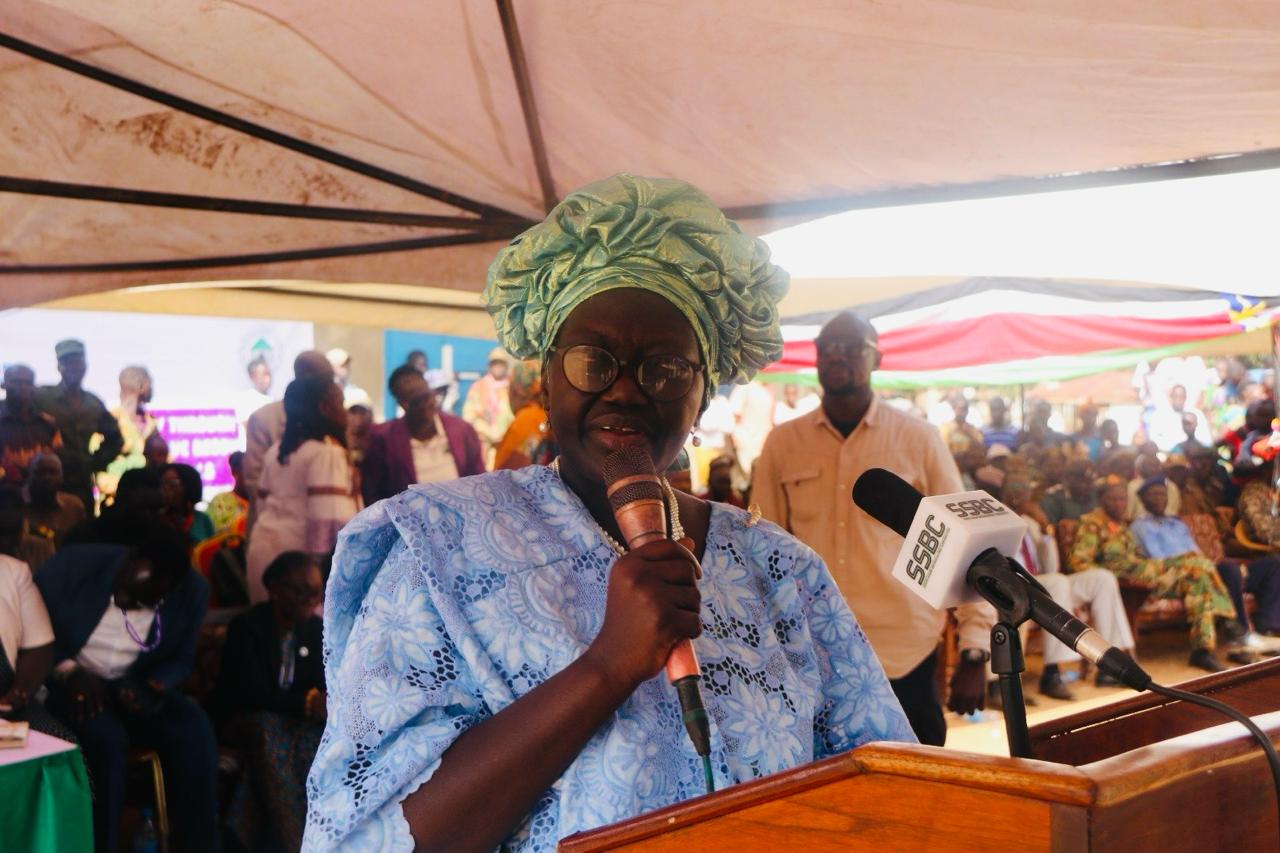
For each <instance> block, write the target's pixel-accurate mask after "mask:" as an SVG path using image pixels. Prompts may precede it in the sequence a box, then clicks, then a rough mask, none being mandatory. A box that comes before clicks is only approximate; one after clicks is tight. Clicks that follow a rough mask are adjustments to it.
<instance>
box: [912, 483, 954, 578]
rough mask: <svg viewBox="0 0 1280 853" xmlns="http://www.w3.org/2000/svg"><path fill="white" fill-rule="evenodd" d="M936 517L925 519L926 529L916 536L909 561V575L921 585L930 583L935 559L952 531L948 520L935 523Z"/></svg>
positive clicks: (931, 516)
mask: <svg viewBox="0 0 1280 853" xmlns="http://www.w3.org/2000/svg"><path fill="white" fill-rule="evenodd" d="M966 503H967V501H966ZM948 509H950V507H948ZM934 518H935V517H934V516H933V515H930V516H929V517H928V518H926V519H925V520H924V529H923V530H921V531H920V535H919V536H918V537H916V545H915V547H914V548H912V549H911V559H910V560H909V561H908V562H907V577H909V578H911V579H912V580H913V581H915V582H916V583H917V584H919V585H920V586H927V585H928V584H929V575H930V574H931V573H932V572H933V563H934V560H936V559H937V557H938V552H939V551H941V550H942V543H944V542H946V541H947V534H948V533H949V532H950V531H949V530H948V528H947V524H946V522H944V521H939V522H937V524H936V525H935V524H934Z"/></svg>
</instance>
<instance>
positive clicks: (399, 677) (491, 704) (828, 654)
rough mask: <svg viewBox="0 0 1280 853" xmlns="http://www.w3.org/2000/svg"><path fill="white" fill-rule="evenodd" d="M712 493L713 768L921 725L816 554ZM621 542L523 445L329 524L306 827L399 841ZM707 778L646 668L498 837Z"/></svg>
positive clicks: (550, 830)
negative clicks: (444, 771) (505, 466)
mask: <svg viewBox="0 0 1280 853" xmlns="http://www.w3.org/2000/svg"><path fill="white" fill-rule="evenodd" d="M748 518H749V516H748V515H747V513H745V512H742V511H740V510H736V509H733V508H730V507H727V506H724V505H720V504H717V505H715V506H714V509H713V512H712V516H711V525H710V530H709V532H708V536H707V549H706V554H705V556H704V559H703V572H704V577H703V580H702V581H701V591H702V596H703V599H702V602H703V603H702V620H703V626H704V628H703V634H702V636H701V637H699V638H698V639H697V640H696V641H695V646H696V648H697V651H698V655H699V657H700V658H701V660H702V663H703V670H704V676H705V679H704V680H705V686H704V693H705V698H706V704H707V710H708V712H709V713H710V715H711V718H712V741H713V756H712V757H713V761H714V765H715V776H716V785H717V787H718V788H724V787H728V786H730V785H733V784H736V783H739V782H743V781H746V780H749V779H754V778H757V777H759V776H764V775H766V774H770V773H776V772H778V771H781V770H785V769H787V768H790V767H794V766H796V765H798V764H803V763H806V762H809V761H812V760H814V759H817V758H821V757H824V756H827V755H831V754H833V753H837V752H842V751H844V750H847V749H851V748H853V747H855V746H858V745H860V744H862V743H865V742H868V741H872V740H905V741H912V740H914V737H913V735H912V734H911V729H910V727H909V725H908V724H907V721H906V718H905V717H904V716H903V713H902V710H901V708H900V707H899V705H898V702H897V700H896V699H895V698H894V696H893V693H892V691H891V690H890V688H889V684H888V681H887V680H886V679H885V676H884V672H883V671H882V670H881V668H880V665H879V663H878V662H877V661H876V658H875V656H874V655H873V653H872V651H871V648H870V646H869V645H868V644H867V641H866V637H865V636H864V635H863V633H862V630H861V629H860V628H859V627H858V625H857V623H856V621H855V620H854V617H853V614H852V613H851V612H850V610H849V608H848V607H847V606H846V605H845V603H844V600H843V599H842V598H841V597H840V595H839V593H838V592H837V590H836V588H835V584H834V582H833V581H832V580H831V577H830V575H829V574H828V573H827V570H826V567H825V566H824V565H823V563H822V561H821V560H820V559H819V558H818V557H817V555H816V554H814V552H813V551H812V550H810V549H809V548H807V547H806V546H804V545H802V544H801V543H800V542H798V541H797V540H795V539H793V538H792V537H791V536H789V535H787V534H786V533H784V532H782V531H781V530H780V529H779V528H777V527H776V526H774V525H772V524H769V523H761V524H759V525H756V526H754V527H748V526H747V521H748ZM614 559H615V556H614V554H613V552H612V551H610V550H609V547H608V545H606V544H605V542H604V540H603V539H602V538H601V537H600V534H599V532H598V531H597V530H596V528H595V526H594V524H593V523H592V521H591V518H590V515H589V514H588V513H587V511H586V509H585V508H584V507H583V506H582V504H581V502H580V501H579V500H578V498H577V497H576V496H575V495H573V494H572V493H571V492H570V491H568V489H566V488H565V486H564V485H563V483H562V482H561V481H560V479H559V478H558V477H557V476H555V475H554V474H553V473H552V472H551V471H549V470H548V469H546V468H543V467H540V466H532V467H529V468H524V469H521V470H519V471H502V472H496V473H493V474H486V475H483V476H479V477H468V478H466V479H462V480H456V481H453V482H450V483H444V484H434V485H430V486H416V487H414V488H412V489H410V490H408V491H406V492H404V493H403V494H401V495H399V496H397V497H395V498H392V499H390V500H387V501H382V502H381V503H378V504H376V505H374V506H373V507H370V508H369V509H367V510H365V511H364V512H363V513H361V514H360V515H359V516H358V517H357V518H356V519H355V520H354V521H352V522H351V524H350V525H348V526H347V528H346V530H344V531H343V534H342V536H341V539H340V542H339V546H338V552H337V555H336V557H335V559H334V568H333V574H332V576H331V578H330V581H329V590H328V599H327V601H326V604H325V621H326V623H327V624H326V626H325V650H324V652H325V675H326V680H327V682H328V685H329V691H330V692H329V720H328V725H327V727H326V729H325V733H324V738H323V740H322V741H321V744H320V749H319V752H318V753H317V756H316V760H315V764H314V765H313V766H312V769H311V775H310V778H309V779H308V784H307V789H308V799H309V809H308V816H307V835H306V843H305V844H304V849H307V850H328V849H334V848H341V849H342V850H410V849H412V846H413V845H412V839H411V838H410V836H409V831H408V825H407V823H406V822H405V820H404V818H403V816H402V813H401V809H400V802H401V801H402V800H403V799H404V797H405V796H407V795H408V794H410V793H412V792H413V791H415V790H416V789H417V788H419V787H420V786H421V785H422V784H423V783H424V782H425V781H426V780H428V779H429V778H430V777H431V774H432V773H434V772H435V769H436V767H437V766H438V765H439V762H440V756H441V754H442V753H443V752H444V751H445V750H446V749H447V748H448V747H449V745H450V744H452V743H453V741H454V739H455V738H457V736H458V735H459V734H460V733H461V732H463V731H465V730H466V729H467V728H468V727H470V726H472V725H475V724H476V723H478V722H480V721H482V720H484V719H486V718H488V717H490V716H492V715H493V714H496V713H497V712H498V711H500V710H501V709H502V708H504V707H506V705H508V704H509V703H511V702H513V701H515V700H516V699H518V698H519V697H520V696H522V695H524V694H525V693H527V692H529V691H530V690H531V689H533V688H534V687H535V686H537V685H538V684H541V683H542V682H543V681H546V680H547V679H548V678H550V677H551V676H552V675H554V674H555V673H557V672H559V671H560V670H562V669H564V667H566V666H568V665H569V664H570V663H571V662H572V661H574V660H575V659H576V658H577V657H578V656H579V655H581V654H582V652H583V651H585V649H586V648H587V646H588V645H589V644H590V642H591V641H592V639H594V637H595V636H596V634H597V633H598V632H599V630H600V626H601V621H602V619H603V614H604V602H605V590H606V584H607V582H608V575H609V568H610V567H611V566H612V564H613V561H614ZM702 792H703V787H702V772H701V765H700V763H699V760H698V758H697V756H696V755H695V753H694V752H693V749H692V747H691V746H690V745H689V744H688V742H687V738H686V736H685V733H684V728H683V726H682V725H681V723H680V713H679V703H678V701H677V699H676V696H675V692H674V690H672V688H671V687H670V686H669V685H668V684H667V683H666V680H665V678H663V677H662V676H659V677H657V678H654V679H653V680H651V681H648V682H646V683H645V684H643V685H641V686H640V688H639V689H637V690H636V692H635V693H634V694H633V695H632V696H631V698H630V699H628V700H627V702H626V703H624V704H623V705H622V707H620V708H619V709H618V711H617V713H616V714H615V715H614V717H613V719H612V721H611V722H610V723H608V724H607V725H605V726H604V727H602V728H601V730H600V731H599V732H598V733H597V734H596V735H595V736H594V737H593V738H592V739H591V740H590V741H589V742H588V743H587V745H586V747H585V748H584V749H583V750H582V752H581V753H580V754H579V755H578V757H577V759H575V761H574V762H573V764H571V765H570V767H569V769H568V770H567V771H566V772H565V774H564V775H563V776H562V777H561V778H560V780H559V781H558V782H557V783H556V784H555V785H553V786H552V787H551V788H550V789H549V790H548V791H547V792H546V794H545V795H544V796H543V797H542V798H541V800H540V801H539V802H538V803H537V804H536V805H535V807H534V808H533V810H532V811H531V812H530V814H529V816H528V817H527V819H526V820H525V822H524V823H523V824H522V825H521V826H520V827H518V828H517V829H516V831H515V832H514V833H513V834H512V835H511V836H510V837H509V838H508V839H507V841H506V842H505V844H504V848H506V849H512V850H552V849H554V847H555V844H556V841H557V840H558V839H560V838H562V837H563V836H566V835H569V834H571V833H573V832H578V831H580V830H585V829H591V828H594V827H597V826H601V825H603V824H607V823H613V822H615V821H618V820H622V819H624V818H628V817H632V816H634V815H637V814H640V813H642V812H646V811H650V810H652V809H655V808H659V807H661V806H665V805H668V804H670V803H673V802H677V801H680V800H683V799H686V798H688V797H692V796H696V795H698V794H701V793H702Z"/></svg>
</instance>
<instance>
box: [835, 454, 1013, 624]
mask: <svg viewBox="0 0 1280 853" xmlns="http://www.w3.org/2000/svg"><path fill="white" fill-rule="evenodd" d="M853 502H854V503H856V504H857V505H858V507H859V508H860V509H862V511H863V512H865V513H867V514H868V515H870V516H871V517H872V518H874V519H875V520H876V521H878V522H880V523H881V524H883V525H885V526H887V527H889V528H890V529H892V530H893V531H895V532H896V533H897V534H898V535H899V536H902V537H904V541H903V543H902V550H901V551H899V552H898V559H896V560H895V561H894V563H893V576H894V578H896V579H897V580H898V581H899V582H900V583H902V584H905V585H906V586H907V587H908V588H909V589H911V591H912V592H914V593H915V594H916V595H918V596H920V597H921V598H923V599H924V600H925V601H927V602H929V605H930V606H931V607H933V608H935V609H937V610H943V609H945V608H948V607H955V606H956V605H958V604H967V603H969V602H974V601H982V600H983V598H982V596H981V595H980V594H979V593H978V591H977V590H975V589H973V587H971V586H969V584H968V581H967V579H966V575H967V573H968V571H969V567H970V566H971V565H973V562H974V560H976V559H978V555H979V554H981V553H982V552H983V551H985V550H987V549H988V548H995V549H996V550H997V551H999V552H1000V553H1001V554H1005V555H1008V554H1016V553H1018V546H1019V545H1020V544H1022V536H1023V534H1024V533H1026V531H1027V525H1026V522H1024V521H1023V520H1022V518H1021V517H1020V516H1019V515H1018V514H1017V513H1016V512H1013V511H1012V510H1010V509H1009V508H1008V507H1006V506H1005V505H1004V504H1002V503H1000V502H999V501H997V500H996V499H995V498H993V497H991V495H989V494H987V493H986V492H959V493H957V494H954V495H938V496H935V497H923V496H922V495H921V494H920V493H919V492H918V491H916V490H915V488H914V487H913V486H912V485H911V484H910V483H908V482H907V481H906V480H903V479H902V478H901V477H899V476H898V475H897V474H894V473H892V472H891V471H886V470H885V469H883V468H872V469H871V470H869V471H867V472H866V473H864V474H863V475H862V476H861V477H859V478H858V482H857V483H855V484H854V486H853Z"/></svg>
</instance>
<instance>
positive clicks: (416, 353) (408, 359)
mask: <svg viewBox="0 0 1280 853" xmlns="http://www.w3.org/2000/svg"><path fill="white" fill-rule="evenodd" d="M419 355H420V356H422V360H423V361H425V362H426V363H427V364H430V363H431V360H430V359H428V358H427V354H426V353H425V352H423V351H422V350H420V349H416V350H412V351H410V353H409V354H408V355H406V356H405V357H404V363H405V364H409V363H410V362H412V361H413V359H414V357H415V356H419Z"/></svg>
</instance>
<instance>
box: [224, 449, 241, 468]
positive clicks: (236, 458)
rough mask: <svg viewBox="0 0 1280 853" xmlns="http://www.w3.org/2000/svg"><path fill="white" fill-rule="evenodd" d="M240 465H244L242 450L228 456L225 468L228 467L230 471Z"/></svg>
mask: <svg viewBox="0 0 1280 853" xmlns="http://www.w3.org/2000/svg"><path fill="white" fill-rule="evenodd" d="M242 465H244V451H243V450H237V451H236V452H235V453H232V454H231V455H230V456H228V457H227V467H229V468H230V469H231V470H232V471H234V470H236V469H237V468H239V467H241V466H242Z"/></svg>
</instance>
